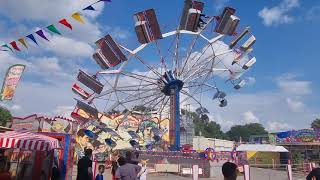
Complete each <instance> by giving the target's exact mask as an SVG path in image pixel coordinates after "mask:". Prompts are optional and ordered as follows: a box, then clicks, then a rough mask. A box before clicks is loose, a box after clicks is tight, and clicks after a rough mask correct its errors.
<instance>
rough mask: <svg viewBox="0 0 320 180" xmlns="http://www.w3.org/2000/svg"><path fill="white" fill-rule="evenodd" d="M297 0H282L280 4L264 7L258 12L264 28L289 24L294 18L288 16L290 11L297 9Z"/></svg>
mask: <svg viewBox="0 0 320 180" xmlns="http://www.w3.org/2000/svg"><path fill="white" fill-rule="evenodd" d="M299 6H300V5H299V0H282V2H281V3H280V4H279V5H277V6H274V7H271V8H268V7H264V8H263V9H262V10H261V11H259V13H258V15H259V17H261V18H262V20H263V24H264V25H266V26H272V25H279V24H289V23H292V22H293V21H294V20H295V18H294V17H292V16H290V15H288V12H290V11H291V10H292V9H294V8H297V7H299Z"/></svg>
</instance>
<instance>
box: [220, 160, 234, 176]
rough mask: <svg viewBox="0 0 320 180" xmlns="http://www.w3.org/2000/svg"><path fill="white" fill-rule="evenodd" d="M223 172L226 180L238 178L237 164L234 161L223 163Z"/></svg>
mask: <svg viewBox="0 0 320 180" xmlns="http://www.w3.org/2000/svg"><path fill="white" fill-rule="evenodd" d="M222 174H223V177H224V180H236V179H237V165H236V164H234V163H232V162H226V163H224V164H223V165H222Z"/></svg>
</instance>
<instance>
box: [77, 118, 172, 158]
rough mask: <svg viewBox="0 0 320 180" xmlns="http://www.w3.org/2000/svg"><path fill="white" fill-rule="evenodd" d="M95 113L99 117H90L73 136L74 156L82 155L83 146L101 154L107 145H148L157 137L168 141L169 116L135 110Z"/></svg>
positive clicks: (117, 147)
mask: <svg viewBox="0 0 320 180" xmlns="http://www.w3.org/2000/svg"><path fill="white" fill-rule="evenodd" d="M79 114H81V112H80V113H79ZM82 116H85V115H83V114H82ZM99 117H100V120H99V121H94V120H91V121H88V122H86V123H84V124H83V125H81V126H80V128H79V130H78V132H77V137H76V142H77V144H76V153H77V156H78V157H81V156H83V155H84V154H83V151H84V149H85V148H91V149H93V154H96V155H101V156H102V155H103V153H104V152H106V151H109V150H111V149H112V150H115V149H129V148H132V147H133V146H140V147H144V148H146V149H148V148H149V147H152V145H155V144H156V143H157V142H159V141H161V142H162V143H163V142H168V141H169V119H161V120H160V119H159V118H158V117H155V116H141V115H140V114H138V113H130V114H112V115H101V114H100V116H99ZM88 130H89V131H88Z"/></svg>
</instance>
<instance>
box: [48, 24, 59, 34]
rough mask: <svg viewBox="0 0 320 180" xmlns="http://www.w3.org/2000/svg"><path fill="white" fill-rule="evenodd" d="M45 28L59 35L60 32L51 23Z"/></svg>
mask: <svg viewBox="0 0 320 180" xmlns="http://www.w3.org/2000/svg"><path fill="white" fill-rule="evenodd" d="M47 29H48V30H49V31H51V32H54V33H56V34H59V35H61V33H60V32H59V31H58V29H57V28H56V27H55V26H54V25H53V24H51V25H50V26H48V27H47Z"/></svg>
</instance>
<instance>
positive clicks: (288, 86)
mask: <svg viewBox="0 0 320 180" xmlns="http://www.w3.org/2000/svg"><path fill="white" fill-rule="evenodd" d="M297 77H298V76H297V75H294V74H286V75H282V76H280V77H278V78H277V79H276V80H277V84H278V86H279V88H280V89H281V90H282V91H283V92H285V93H288V94H291V95H307V94H311V92H312V90H311V82H310V81H303V80H297V79H296V78H297Z"/></svg>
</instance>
